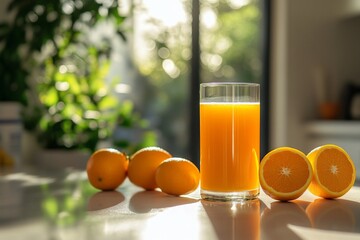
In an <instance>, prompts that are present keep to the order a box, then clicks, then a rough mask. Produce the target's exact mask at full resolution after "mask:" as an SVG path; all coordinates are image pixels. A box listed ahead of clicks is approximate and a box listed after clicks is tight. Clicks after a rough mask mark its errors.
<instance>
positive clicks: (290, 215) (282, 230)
mask: <svg viewBox="0 0 360 240" xmlns="http://www.w3.org/2000/svg"><path fill="white" fill-rule="evenodd" d="M306 205H307V203H306V202H303V201H301V202H297V201H293V202H273V203H271V206H270V208H267V209H265V210H264V211H263V213H262V216H261V236H264V237H266V239H293V240H296V239H301V238H300V237H299V236H297V235H296V234H295V233H294V232H293V231H292V230H291V229H290V228H289V227H288V226H289V225H296V226H303V227H309V228H310V227H311V223H310V220H309V218H308V217H307V215H306V212H305V210H304V208H305V207H306Z"/></svg>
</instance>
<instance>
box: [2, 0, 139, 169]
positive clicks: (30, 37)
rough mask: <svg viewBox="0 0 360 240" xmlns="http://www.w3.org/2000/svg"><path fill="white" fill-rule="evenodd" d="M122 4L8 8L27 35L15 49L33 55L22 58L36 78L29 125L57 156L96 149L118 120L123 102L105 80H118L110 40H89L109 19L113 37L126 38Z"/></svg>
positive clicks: (23, 0) (18, 4) (16, 2)
mask: <svg viewBox="0 0 360 240" xmlns="http://www.w3.org/2000/svg"><path fill="white" fill-rule="evenodd" d="M118 8H119V6H118V1H104V2H102V1H86V0H77V1H61V0H56V1H38V2H37V3H33V2H29V1H27V0H13V1H11V2H10V4H9V7H8V9H9V11H13V12H14V13H15V21H14V22H13V23H12V25H9V26H10V29H12V30H14V29H15V30H16V31H15V30H14V31H15V32H17V31H20V32H21V33H23V34H19V38H20V39H21V41H20V40H19V42H18V44H16V45H15V46H12V47H13V48H14V49H16V50H22V52H24V54H25V55H26V56H28V57H27V58H25V59H24V58H20V59H19V66H21V68H22V69H23V70H24V73H29V74H24V75H26V76H25V77H26V78H27V80H29V79H30V82H31V81H32V84H29V85H30V93H32V94H29V96H32V97H31V98H28V100H29V102H30V103H29V105H28V107H27V108H26V109H25V111H24V114H23V119H24V126H25V128H26V129H27V130H28V131H31V132H32V133H34V135H35V136H36V137H37V139H38V140H39V143H40V144H41V146H42V147H43V149H53V150H54V149H56V152H57V153H56V155H57V156H59V154H58V151H59V150H74V149H76V150H85V151H86V152H87V154H89V153H91V151H93V150H95V148H96V147H97V145H98V143H99V142H100V141H101V140H103V139H107V138H109V137H110V134H111V132H112V130H113V129H114V126H115V124H116V123H117V122H118V119H117V113H118V112H119V111H121V110H120V109H121V108H122V104H121V103H120V102H119V100H118V99H117V98H115V97H114V96H113V95H112V93H113V92H112V91H111V89H112V88H111V86H112V85H111V84H110V85H109V86H110V87H107V84H105V82H107V83H109V82H113V80H112V79H107V75H108V70H109V63H110V60H111V59H110V56H111V55H110V53H111V50H112V44H111V39H109V38H102V39H101V41H100V43H95V42H93V41H91V40H90V39H89V36H90V35H91V33H92V34H94V33H93V32H92V31H93V29H94V27H95V26H97V25H98V24H101V23H104V22H106V23H107V24H110V25H111V26H112V27H113V30H114V32H115V34H116V36H113V37H120V38H123V39H124V34H123V31H122V29H121V26H122V25H123V21H124V19H125V18H124V17H123V16H121V15H120V14H119V9H118ZM89 33H90V34H89ZM95 34H98V33H95ZM113 83H114V82H113ZM129 114H132V113H129ZM42 152H44V151H42ZM77 152H78V151H77ZM54 158H55V156H49V155H48V154H45V157H43V158H41V157H37V159H38V160H39V159H44V162H42V163H41V164H42V165H44V164H45V163H46V161H50V160H52V159H54ZM76 158H80V157H63V156H62V157H61V159H59V160H56V161H55V162H56V163H55V164H58V163H60V162H61V163H63V165H68V163H65V161H66V160H68V159H70V161H71V162H73V163H75V162H76V163H77V164H75V165H79V166H83V165H84V160H83V161H80V160H76ZM82 158H83V159H85V160H86V158H87V157H86V155H85V156H84V157H82ZM41 161H42V160H41ZM45 165H47V164H45ZM50 165H51V164H50Z"/></svg>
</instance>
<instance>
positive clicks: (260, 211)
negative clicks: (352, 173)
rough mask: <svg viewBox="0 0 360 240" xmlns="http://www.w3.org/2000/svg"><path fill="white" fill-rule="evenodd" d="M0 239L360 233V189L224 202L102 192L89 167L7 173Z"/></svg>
mask: <svg viewBox="0 0 360 240" xmlns="http://www.w3.org/2000/svg"><path fill="white" fill-rule="evenodd" d="M0 239H10V240H17V239H36V240H42V239H46V240H47V239H70V240H71V239H76V240H82V239H86V240H88V239H203V240H211V239H326V240H331V239H360V187H358V186H354V187H353V188H352V189H351V190H350V192H348V193H347V194H346V195H344V196H343V197H341V198H340V199H336V200H324V199H321V198H317V197H315V196H314V195H312V194H311V193H309V192H305V194H304V195H303V196H301V197H300V198H299V199H298V200H296V201H293V202H289V203H284V202H277V201H274V200H272V199H271V198H269V197H268V196H266V195H265V194H264V193H263V192H262V193H261V194H260V198H259V200H255V201H250V202H244V203H221V202H208V201H203V200H200V198H199V193H198V191H196V192H194V193H192V194H190V195H187V196H182V197H174V196H169V195H166V194H164V193H162V192H159V191H143V190H142V189H140V188H138V187H135V186H134V185H132V184H131V183H130V182H129V181H126V182H125V183H124V184H123V185H122V186H121V187H120V188H118V189H117V191H114V192H99V191H97V190H95V189H93V188H92V187H90V186H89V184H88V182H87V180H86V174H85V173H84V172H72V171H68V172H66V173H56V174H49V173H38V172H37V171H29V172H10V173H7V174H4V173H3V174H2V175H1V174H0Z"/></svg>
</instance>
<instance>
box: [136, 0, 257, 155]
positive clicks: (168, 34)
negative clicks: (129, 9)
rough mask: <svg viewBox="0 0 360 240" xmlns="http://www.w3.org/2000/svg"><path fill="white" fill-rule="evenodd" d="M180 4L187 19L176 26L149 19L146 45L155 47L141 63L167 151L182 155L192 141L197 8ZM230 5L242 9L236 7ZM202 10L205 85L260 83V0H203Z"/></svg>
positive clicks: (148, 103)
mask: <svg viewBox="0 0 360 240" xmlns="http://www.w3.org/2000/svg"><path fill="white" fill-rule="evenodd" d="M181 2H182V4H183V7H184V10H185V13H186V18H187V19H185V20H183V21H181V22H178V23H177V24H174V25H171V26H169V25H167V23H166V22H165V23H164V22H162V21H161V20H159V19H160V18H158V16H152V18H150V19H148V20H147V22H146V24H148V25H149V27H148V29H149V30H148V31H145V33H144V34H145V41H146V45H147V46H154V47H151V50H149V53H148V55H147V58H146V59H145V60H143V61H141V64H138V67H139V69H140V72H141V73H142V74H143V75H145V76H146V77H147V78H148V79H149V83H150V86H149V87H148V88H149V91H148V92H149V94H148V96H145V101H144V105H146V109H149V111H152V113H153V114H154V115H155V116H156V117H155V118H156V120H155V122H156V123H157V125H158V126H157V127H158V129H160V131H161V132H162V136H163V137H164V142H165V143H168V145H169V146H168V149H171V148H175V149H174V150H172V152H177V153H178V154H183V153H184V152H186V151H187V149H186V148H187V143H188V139H189V136H188V134H189V132H188V131H186V130H187V129H188V127H187V124H188V116H189V109H188V108H189V106H190V104H189V99H190V96H189V90H190V86H189V74H190V73H189V70H190V59H191V57H192V56H191V54H192V50H191V7H192V6H191V1H188V0H182V1H181ZM231 2H237V3H239V4H240V3H241V4H242V5H241V4H240V5H238V6H235V5H234V4H233V5H232V4H231ZM200 7H201V16H200V48H201V55H200V59H201V69H200V70H201V79H200V81H201V82H214V81H238V82H260V79H261V71H262V69H261V67H262V65H261V46H260V40H261V35H260V34H261V6H260V1H259V0H248V1H246V0H244V1H231V0H212V1H208V0H202V1H201V4H200ZM173 14H174V15H176V14H177V12H174V13H173ZM154 29H155V30H154ZM150 93H151V94H150Z"/></svg>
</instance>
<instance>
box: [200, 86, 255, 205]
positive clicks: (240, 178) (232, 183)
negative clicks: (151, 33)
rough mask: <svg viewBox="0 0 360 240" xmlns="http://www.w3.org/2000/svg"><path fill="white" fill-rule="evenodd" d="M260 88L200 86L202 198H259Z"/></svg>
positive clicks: (221, 199)
mask: <svg viewBox="0 0 360 240" xmlns="http://www.w3.org/2000/svg"><path fill="white" fill-rule="evenodd" d="M259 149H260V85H259V84H255V83H203V84H201V85H200V174H201V197H202V198H203V199H207V200H220V201H237V200H245V199H254V198H256V197H257V196H258V195H259V174H258V171H259V156H260V155H259Z"/></svg>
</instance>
